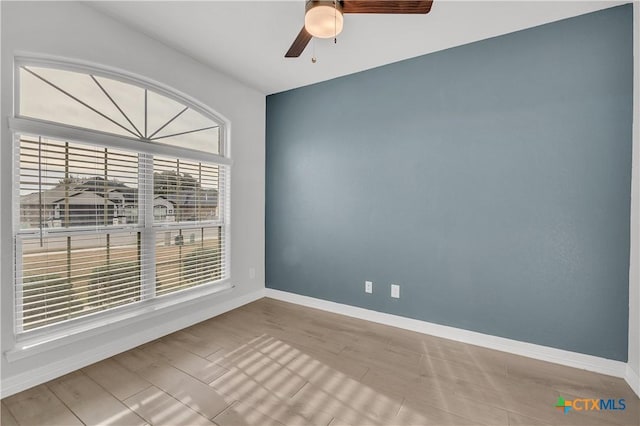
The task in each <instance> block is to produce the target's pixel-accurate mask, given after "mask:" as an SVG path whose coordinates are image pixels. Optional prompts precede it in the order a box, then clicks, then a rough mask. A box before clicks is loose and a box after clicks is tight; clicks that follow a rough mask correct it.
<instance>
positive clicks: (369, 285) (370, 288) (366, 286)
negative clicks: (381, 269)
mask: <svg viewBox="0 0 640 426" xmlns="http://www.w3.org/2000/svg"><path fill="white" fill-rule="evenodd" d="M364 291H365V293H373V282H371V281H365V282H364Z"/></svg>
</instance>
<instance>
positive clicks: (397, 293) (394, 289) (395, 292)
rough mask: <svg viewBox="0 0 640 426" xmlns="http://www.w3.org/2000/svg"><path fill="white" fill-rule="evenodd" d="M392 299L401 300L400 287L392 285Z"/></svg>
mask: <svg viewBox="0 0 640 426" xmlns="http://www.w3.org/2000/svg"><path fill="white" fill-rule="evenodd" d="M391 297H393V298H396V299H399V298H400V286H399V285H398V284H391Z"/></svg>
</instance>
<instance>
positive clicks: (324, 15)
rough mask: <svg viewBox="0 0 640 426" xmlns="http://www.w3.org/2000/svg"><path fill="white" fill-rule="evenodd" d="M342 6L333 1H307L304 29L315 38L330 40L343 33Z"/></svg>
mask: <svg viewBox="0 0 640 426" xmlns="http://www.w3.org/2000/svg"><path fill="white" fill-rule="evenodd" d="M343 24H344V18H343V16H342V5H341V4H340V2H339V1H338V2H335V3H334V2H333V1H314V0H311V1H307V7H306V12H305V15H304V27H305V29H306V30H307V31H308V32H309V34H311V35H312V36H314V37H318V38H330V37H335V36H337V35H338V34H340V33H341V32H342V26H343Z"/></svg>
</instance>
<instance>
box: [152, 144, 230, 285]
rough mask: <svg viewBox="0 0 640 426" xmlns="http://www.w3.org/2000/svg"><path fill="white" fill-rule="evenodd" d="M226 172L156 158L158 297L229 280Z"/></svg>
mask: <svg viewBox="0 0 640 426" xmlns="http://www.w3.org/2000/svg"><path fill="white" fill-rule="evenodd" d="M226 174H227V167H226V166H222V165H218V164H212V163H205V162H198V161H193V160H184V159H176V158H165V157H155V158H154V162H153V178H154V185H153V186H154V194H153V196H154V201H153V204H154V223H155V224H157V225H162V228H160V229H158V230H157V231H156V238H155V244H156V246H155V257H156V282H157V284H156V294H157V295H163V294H167V293H171V292H174V291H178V290H182V289H185V288H189V287H194V286H198V285H203V284H210V283H214V282H216V281H219V280H221V279H223V278H226V277H227V276H228V274H227V271H226V264H225V259H226V257H227V253H226V247H227V244H226V241H225V238H226V237H225V236H226V233H225V227H224V209H223V205H222V204H223V203H222V200H221V195H220V194H221V193H224V192H225V191H226V187H225V186H224V185H225V181H226V179H225V176H226Z"/></svg>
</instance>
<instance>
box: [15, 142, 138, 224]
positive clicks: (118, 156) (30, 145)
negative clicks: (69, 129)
mask: <svg viewBox="0 0 640 426" xmlns="http://www.w3.org/2000/svg"><path fill="white" fill-rule="evenodd" d="M19 186H20V228H21V229H32V228H39V229H41V230H54V229H59V228H71V227H81V226H84V227H86V226H101V227H103V226H110V225H123V224H127V223H129V224H131V223H136V222H137V221H138V217H137V203H138V189H137V186H138V156H137V154H135V153H130V152H125V151H119V150H116V149H111V148H109V149H107V148H103V147H96V146H91V145H87V144H79V143H71V142H65V141H58V140H52V139H45V138H42V137H37V138H34V137H27V136H21V137H20V173H19Z"/></svg>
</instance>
